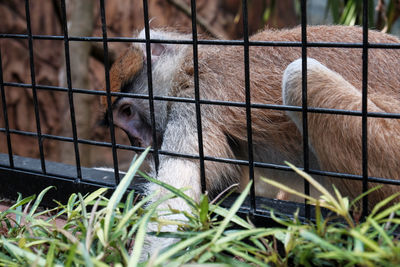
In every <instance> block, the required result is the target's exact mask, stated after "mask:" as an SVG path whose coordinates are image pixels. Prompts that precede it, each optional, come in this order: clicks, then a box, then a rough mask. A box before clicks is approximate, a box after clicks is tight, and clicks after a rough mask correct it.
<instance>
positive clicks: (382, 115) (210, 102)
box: [3, 82, 400, 119]
mask: <svg viewBox="0 0 400 267" xmlns="http://www.w3.org/2000/svg"><path fill="white" fill-rule="evenodd" d="M3 85H4V86H10V87H21V88H31V87H32V85H31V84H24V83H15V82H3ZM36 89H38V90H49V91H59V92H68V88H65V87H59V86H50V85H36ZM72 92H73V93H77V94H92V95H100V96H102V95H107V92H106V91H98V90H88V89H79V88H72ZM110 95H111V96H116V97H130V98H138V99H149V95H147V94H134V93H123V92H110ZM154 100H156V101H173V102H182V103H192V104H195V103H196V100H195V99H193V98H188V97H177V96H154ZM199 103H200V104H206V105H217V106H230V107H242V108H245V107H246V103H245V102H236V101H225V100H206V99H199ZM250 107H251V108H252V109H272V110H284V111H303V108H302V107H299V106H289V105H275V104H261V103H250ZM307 112H308V113H323V114H334V115H348V116H359V117H361V116H362V112H361V111H357V110H346V109H334V108H318V107H308V108H307ZM367 115H368V117H374V118H383V119H400V113H390V112H368V113H367Z"/></svg>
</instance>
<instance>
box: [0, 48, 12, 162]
mask: <svg viewBox="0 0 400 267" xmlns="http://www.w3.org/2000/svg"><path fill="white" fill-rule="evenodd" d="M0 93H1V106H2V107H3V119H4V127H5V133H6V138H7V150H8V161H9V164H10V168H14V160H13V151H12V145H11V136H10V126H9V122H8V113H7V101H6V91H5V90H4V83H3V61H2V59H1V47H0Z"/></svg>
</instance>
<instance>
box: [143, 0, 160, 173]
mask: <svg viewBox="0 0 400 267" xmlns="http://www.w3.org/2000/svg"><path fill="white" fill-rule="evenodd" d="M143 13H144V14H143V15H144V31H145V37H146V54H147V57H146V59H147V84H148V87H147V89H148V93H149V108H150V120H151V128H152V130H153V157H154V165H155V167H156V172H158V166H159V164H160V156H159V153H158V140H157V129H156V119H155V114H154V95H153V75H152V74H153V73H152V67H151V40H150V38H151V37H150V24H149V23H150V22H149V7H148V3H147V0H143Z"/></svg>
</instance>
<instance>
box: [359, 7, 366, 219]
mask: <svg viewBox="0 0 400 267" xmlns="http://www.w3.org/2000/svg"><path fill="white" fill-rule="evenodd" d="M362 29H363V49H362V108H361V112H362V126H361V127H362V176H363V182H362V191H363V192H366V191H368V115H367V112H368V0H364V1H363V26H362ZM362 215H363V217H364V218H366V217H367V216H368V196H365V197H364V198H363V200H362Z"/></svg>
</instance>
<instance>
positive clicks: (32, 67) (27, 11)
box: [25, 0, 46, 173]
mask: <svg viewBox="0 0 400 267" xmlns="http://www.w3.org/2000/svg"><path fill="white" fill-rule="evenodd" d="M25 14H26V28H27V32H28V44H29V64H30V71H31V82H32V97H33V105H34V110H35V119H36V130H37V134H38V135H37V139H38V145H39V154H40V164H41V166H42V172H43V173H46V162H45V159H44V152H43V139H42V130H41V127H40V114H39V102H38V98H37V91H36V78H35V63H34V59H33V38H32V29H31V15H30V8H29V0H25Z"/></svg>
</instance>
